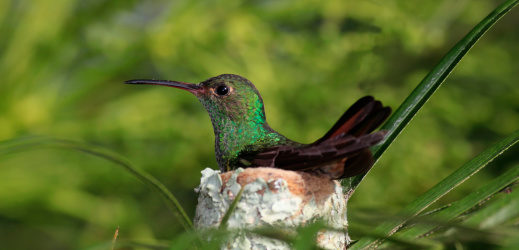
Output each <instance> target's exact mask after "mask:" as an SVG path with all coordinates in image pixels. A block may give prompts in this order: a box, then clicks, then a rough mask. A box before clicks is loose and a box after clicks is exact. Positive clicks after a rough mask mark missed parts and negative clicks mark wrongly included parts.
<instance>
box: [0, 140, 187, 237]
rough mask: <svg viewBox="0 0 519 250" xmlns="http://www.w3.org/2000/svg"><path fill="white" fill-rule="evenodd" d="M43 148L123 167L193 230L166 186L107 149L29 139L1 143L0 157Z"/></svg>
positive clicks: (63, 141)
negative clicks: (158, 195)
mask: <svg viewBox="0 0 519 250" xmlns="http://www.w3.org/2000/svg"><path fill="white" fill-rule="evenodd" d="M45 146H46V147H57V148H64V149H73V150H77V151H80V152H83V153H87V154H89V155H93V156H96V157H99V158H102V159H105V160H108V161H110V162H112V163H115V164H116V165H118V166H121V167H123V168H124V169H125V170H126V171H128V172H129V173H131V174H132V175H134V176H135V177H137V179H139V180H140V181H142V182H143V183H144V184H146V185H147V186H148V187H150V188H151V189H152V190H155V191H156V192H157V193H159V194H160V195H162V197H163V198H164V200H165V201H166V204H167V205H168V207H169V208H170V210H171V211H172V212H173V215H174V216H175V217H176V218H177V219H178V221H179V222H180V223H181V224H182V226H184V228H185V229H186V230H193V223H192V222H191V220H190V219H189V217H188V216H187V214H186V212H185V211H184V209H183V208H182V206H181V205H180V203H179V202H178V200H177V198H176V197H175V196H174V195H173V194H172V193H171V192H170V191H169V190H168V189H167V188H166V186H164V184H162V183H161V182H160V181H159V180H157V179H155V178H154V177H153V176H151V175H149V174H148V173H146V172H144V171H142V170H139V169H137V168H136V167H134V166H133V164H131V163H130V162H129V161H128V160H127V159H126V158H124V157H122V156H120V155H118V154H116V153H114V152H111V151H108V150H107V149H104V148H101V147H98V146H94V145H90V144H86V143H81V142H76V141H70V140H61V139H53V138H47V137H29V138H18V139H12V140H8V141H1V142H0V155H2V154H4V155H5V154H8V153H12V152H23V151H26V150H30V149H33V148H38V147H45Z"/></svg>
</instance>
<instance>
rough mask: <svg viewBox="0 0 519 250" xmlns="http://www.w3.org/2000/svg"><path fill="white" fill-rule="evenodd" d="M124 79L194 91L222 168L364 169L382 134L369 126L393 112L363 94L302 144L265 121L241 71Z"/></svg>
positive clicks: (341, 173)
mask: <svg viewBox="0 0 519 250" xmlns="http://www.w3.org/2000/svg"><path fill="white" fill-rule="evenodd" d="M126 83H128V84H150V85H162V86H169V87H174V88H179V89H184V90H187V91H189V92H191V93H192V94H194V95H195V96H196V97H197V98H198V100H199V101H200V102H201V103H202V105H203V106H204V107H205V109H206V110H207V112H208V113H209V116H210V117H211V122H212V124H213V129H214V134H215V154H216V160H217V162H218V166H219V167H220V170H221V171H222V172H225V171H230V170H234V169H236V168H239V167H242V168H250V167H273V168H281V169H286V170H293V171H305V172H311V173H314V174H317V175H322V176H327V177H329V178H330V179H341V178H346V177H351V176H355V175H359V174H363V173H366V172H367V171H368V170H369V169H370V168H371V166H372V165H373V162H374V161H373V157H372V155H371V151H370V150H369V147H371V146H373V145H375V144H377V143H378V142H380V141H381V140H382V139H384V136H385V134H386V133H385V131H378V132H373V133H372V131H373V130H375V129H376V128H377V127H378V126H379V125H380V124H382V122H384V120H385V119H386V118H387V117H388V116H389V114H390V113H391V109H390V108H389V107H383V106H382V104H381V102H380V101H376V100H374V99H373V97H371V96H366V97H363V98H361V99H359V100H358V101H357V102H355V103H354V104H353V105H352V106H351V107H350V108H349V109H348V110H347V111H346V112H345V113H344V114H343V115H342V116H341V118H340V119H339V120H338V121H337V122H336V123H335V125H334V126H333V127H332V128H331V129H330V131H328V132H327V133H326V134H325V135H324V136H323V137H321V138H320V139H318V140H317V141H315V142H314V143H311V144H304V143H298V142H295V141H293V140H290V139H288V138H286V137H285V136H283V135H281V134H280V133H278V132H276V131H275V130H274V129H272V128H271V127H270V126H269V125H268V123H267V119H266V117H265V109H264V106H263V100H262V99H261V95H260V94H259V92H258V90H257V89H256V87H255V86H254V85H253V84H252V83H251V82H250V81H249V80H247V79H246V78H244V77H241V76H239V75H232V74H223V75H219V76H216V77H212V78H209V79H207V80H205V81H203V82H201V83H199V84H192V83H185V82H179V81H165V80H142V79H139V80H129V81H126Z"/></svg>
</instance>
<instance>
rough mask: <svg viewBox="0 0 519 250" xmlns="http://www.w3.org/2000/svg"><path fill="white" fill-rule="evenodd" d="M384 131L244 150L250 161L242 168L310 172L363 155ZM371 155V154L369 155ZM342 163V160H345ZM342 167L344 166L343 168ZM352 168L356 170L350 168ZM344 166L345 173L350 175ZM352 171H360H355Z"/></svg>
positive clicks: (243, 154)
mask: <svg viewBox="0 0 519 250" xmlns="http://www.w3.org/2000/svg"><path fill="white" fill-rule="evenodd" d="M384 135H385V132H383V131H379V132H376V133H372V134H368V135H363V136H360V137H355V136H351V135H346V136H342V137H336V138H333V139H330V140H326V141H324V142H322V143H320V144H309V145H304V146H301V147H293V146H277V147H271V148H267V149H264V150H262V151H261V152H244V153H242V154H241V155H240V156H239V158H240V159H242V160H244V161H243V162H247V163H248V164H247V166H243V167H261V166H264V167H275V168H281V169H287V170H295V171H311V170H316V169H315V168H319V167H321V166H323V164H327V163H328V164H329V163H333V162H336V161H338V160H341V159H344V158H355V156H357V155H364V153H363V152H364V151H365V150H368V152H369V147H371V146H373V145H375V144H377V143H378V142H379V141H380V140H382V139H383V138H384ZM369 156H371V154H369ZM342 164H343V163H342ZM341 170H342V169H341ZM351 170H352V171H353V170H354V169H351ZM346 172H349V171H346V169H345V174H346V175H347V176H341V178H343V177H348V176H352V175H351V174H348V173H346ZM353 172H358V170H357V171H353Z"/></svg>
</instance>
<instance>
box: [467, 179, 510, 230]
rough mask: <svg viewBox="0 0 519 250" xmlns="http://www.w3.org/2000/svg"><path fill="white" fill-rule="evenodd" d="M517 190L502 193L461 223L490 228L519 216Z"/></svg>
mask: <svg viewBox="0 0 519 250" xmlns="http://www.w3.org/2000/svg"><path fill="white" fill-rule="evenodd" d="M518 208H519V191H518V190H516V189H514V190H513V191H511V193H502V194H499V195H498V197H496V200H495V201H492V202H490V204H488V205H487V206H486V207H484V208H482V209H480V210H478V211H477V212H475V213H473V214H471V215H470V216H469V218H468V219H466V220H465V221H464V222H463V224H464V225H468V226H473V227H479V228H490V227H494V226H497V225H498V224H502V223H504V222H507V221H512V220H513V219H514V218H517V217H519V209H518Z"/></svg>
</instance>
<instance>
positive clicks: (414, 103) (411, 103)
mask: <svg viewBox="0 0 519 250" xmlns="http://www.w3.org/2000/svg"><path fill="white" fill-rule="evenodd" d="M518 3H519V0H508V1H506V2H504V3H502V4H501V5H499V6H498V7H497V8H496V9H495V10H494V11H492V12H491V13H490V14H489V15H488V16H487V17H485V18H484V19H483V20H482V21H481V22H480V23H478V24H477V25H476V26H475V27H474V28H473V29H472V30H471V31H470V32H469V33H468V34H467V35H466V36H465V37H463V39H461V40H460V41H459V42H458V43H457V44H456V45H454V47H453V48H452V49H451V50H450V51H449V52H447V54H446V55H445V56H444V57H443V58H442V59H441V61H440V62H439V63H438V64H437V65H436V66H435V67H434V68H433V69H432V70H431V71H430V72H429V74H427V76H425V78H424V79H423V80H422V81H421V82H420V84H418V86H416V88H415V89H414V90H413V92H411V94H410V95H409V96H408V97H407V98H406V99H405V101H404V102H403V103H402V104H401V105H400V107H398V109H397V110H396V111H395V112H394V113H393V115H392V116H391V117H390V118H389V119H388V121H387V122H386V123H385V124H384V125H383V126H382V128H381V129H383V130H387V131H388V133H387V135H386V138H385V139H384V141H382V143H381V144H379V145H378V146H377V147H374V150H373V151H374V158H375V160H378V158H380V156H381V155H382V154H383V153H384V151H385V150H386V149H387V148H388V147H389V145H391V143H392V142H393V141H394V140H395V138H396V137H397V136H398V134H400V132H402V130H403V129H404V127H405V126H406V125H407V124H408V123H409V121H411V119H412V118H413V116H414V115H415V114H416V112H418V110H419V109H420V108H421V107H422V106H423V105H424V104H425V102H426V101H427V100H428V99H429V98H430V97H431V95H432V94H433V93H434V91H436V89H438V87H440V85H441V84H442V83H443V81H444V80H445V78H447V76H448V75H449V74H450V73H451V72H452V70H453V69H454V67H455V66H456V65H457V64H458V62H459V61H460V60H461V58H463V56H465V54H467V52H468V51H469V49H470V48H472V46H474V44H475V43H476V42H477V41H478V40H479V38H480V37H481V36H482V35H483V34H485V32H486V31H487V30H488V29H489V28H490V27H492V25H494V24H495V23H496V22H497V21H498V20H499V19H500V18H501V17H502V16H503V15H505V14H506V13H507V12H508V11H510V10H511V9H512V8H513V7H514V6H516V5H517V4H518ZM365 175H366V174H363V175H359V176H356V177H354V178H353V180H351V184H350V186H351V189H353V190H354V189H355V188H356V187H357V186H358V185H359V184H360V182H361V181H362V179H363V178H364V176H365Z"/></svg>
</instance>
